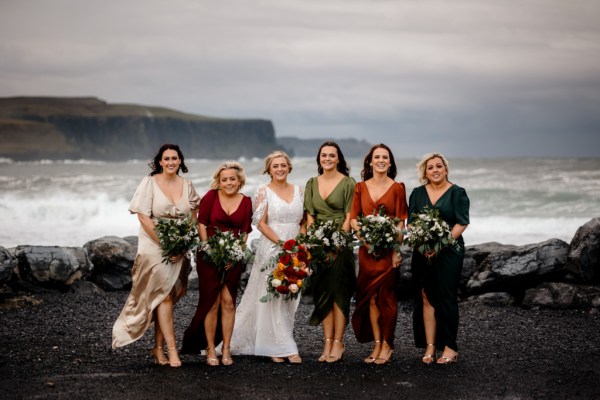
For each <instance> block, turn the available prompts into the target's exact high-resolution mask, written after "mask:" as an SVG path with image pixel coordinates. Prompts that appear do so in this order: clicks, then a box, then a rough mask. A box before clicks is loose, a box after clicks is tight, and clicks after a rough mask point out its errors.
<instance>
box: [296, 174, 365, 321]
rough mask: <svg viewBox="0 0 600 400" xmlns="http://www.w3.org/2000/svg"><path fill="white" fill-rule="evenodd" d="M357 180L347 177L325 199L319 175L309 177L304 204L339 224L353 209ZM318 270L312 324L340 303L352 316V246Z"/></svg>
mask: <svg viewBox="0 0 600 400" xmlns="http://www.w3.org/2000/svg"><path fill="white" fill-rule="evenodd" d="M355 186H356V182H355V181H354V179H352V178H350V177H347V176H346V177H344V178H343V179H342V180H341V181H340V182H339V183H338V184H337V186H336V187H335V188H334V189H333V191H332V192H331V193H330V194H329V196H327V198H326V199H323V198H322V197H321V195H320V194H319V182H318V179H317V178H310V179H309V181H308V183H307V184H306V190H305V192H304V208H305V209H306V211H307V212H308V213H309V214H310V215H312V216H313V217H314V218H315V220H317V221H329V220H335V221H338V222H339V223H340V225H341V224H342V223H343V222H344V220H345V219H346V214H347V213H349V212H350V208H351V206H352V198H353V197H354V188H355ZM317 271H318V272H317V273H316V274H313V275H312V276H311V277H310V280H311V287H312V295H313V304H314V310H313V313H312V315H311V316H310V320H309V324H310V325H313V326H316V325H319V324H320V323H321V322H322V321H323V320H324V319H325V317H326V316H327V314H329V312H330V311H331V310H332V309H333V304H334V303H335V304H337V306H338V307H339V309H340V310H341V311H342V313H343V314H344V316H345V317H346V321H348V320H349V316H350V300H351V298H352V295H353V294H354V289H355V287H356V268H355V262H354V253H353V251H352V248H346V249H343V250H341V251H340V252H339V253H338V254H337V256H336V257H335V259H334V260H333V262H331V263H327V265H318V266H317Z"/></svg>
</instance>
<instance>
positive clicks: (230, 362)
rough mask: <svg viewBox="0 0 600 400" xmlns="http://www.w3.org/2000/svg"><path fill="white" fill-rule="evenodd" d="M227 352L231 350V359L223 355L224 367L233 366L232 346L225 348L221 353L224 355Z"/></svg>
mask: <svg viewBox="0 0 600 400" xmlns="http://www.w3.org/2000/svg"><path fill="white" fill-rule="evenodd" d="M225 350H229V357H225V354H223V357H221V363H222V364H223V365H226V366H230V365H232V364H233V358H231V346H223V349H222V350H221V351H222V352H223V353H224V351H225Z"/></svg>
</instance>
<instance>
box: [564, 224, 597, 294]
mask: <svg viewBox="0 0 600 400" xmlns="http://www.w3.org/2000/svg"><path fill="white" fill-rule="evenodd" d="M567 267H568V269H569V271H571V272H573V273H574V274H575V275H577V276H578V277H579V278H580V279H581V280H582V281H583V282H587V283H596V282H600V218H593V219H592V220H590V221H589V222H587V223H586V224H584V225H583V226H581V227H579V229H577V232H575V236H573V240H571V244H570V245H569V255H568V257H567Z"/></svg>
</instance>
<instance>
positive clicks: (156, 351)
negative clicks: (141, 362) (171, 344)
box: [150, 347, 169, 365]
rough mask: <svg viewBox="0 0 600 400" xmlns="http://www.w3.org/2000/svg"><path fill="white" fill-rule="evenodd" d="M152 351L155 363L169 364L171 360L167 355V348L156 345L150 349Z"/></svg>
mask: <svg viewBox="0 0 600 400" xmlns="http://www.w3.org/2000/svg"><path fill="white" fill-rule="evenodd" d="M150 353H151V354H152V357H154V364H158V365H167V364H168V363H169V360H167V359H166V357H165V349H164V348H163V347H154V348H153V349H152V350H150ZM161 356H162V357H161Z"/></svg>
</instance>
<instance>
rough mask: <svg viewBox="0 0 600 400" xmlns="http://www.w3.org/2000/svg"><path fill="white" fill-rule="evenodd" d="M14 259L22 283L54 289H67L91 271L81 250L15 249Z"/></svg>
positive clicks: (28, 247)
mask: <svg viewBox="0 0 600 400" xmlns="http://www.w3.org/2000/svg"><path fill="white" fill-rule="evenodd" d="M15 256H16V257H17V260H18V267H17V271H18V275H19V277H20V278H21V279H22V280H24V281H26V282H29V283H32V284H34V285H40V286H44V287H50V288H53V289H66V288H67V287H69V286H70V285H72V284H73V283H74V282H75V281H78V280H80V279H85V278H86V277H88V276H89V275H90V273H91V271H92V270H93V268H94V267H93V264H92V262H91V261H90V259H89V258H88V256H87V253H86V252H85V250H84V249H83V248H81V247H58V246H17V248H16V250H15Z"/></svg>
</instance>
